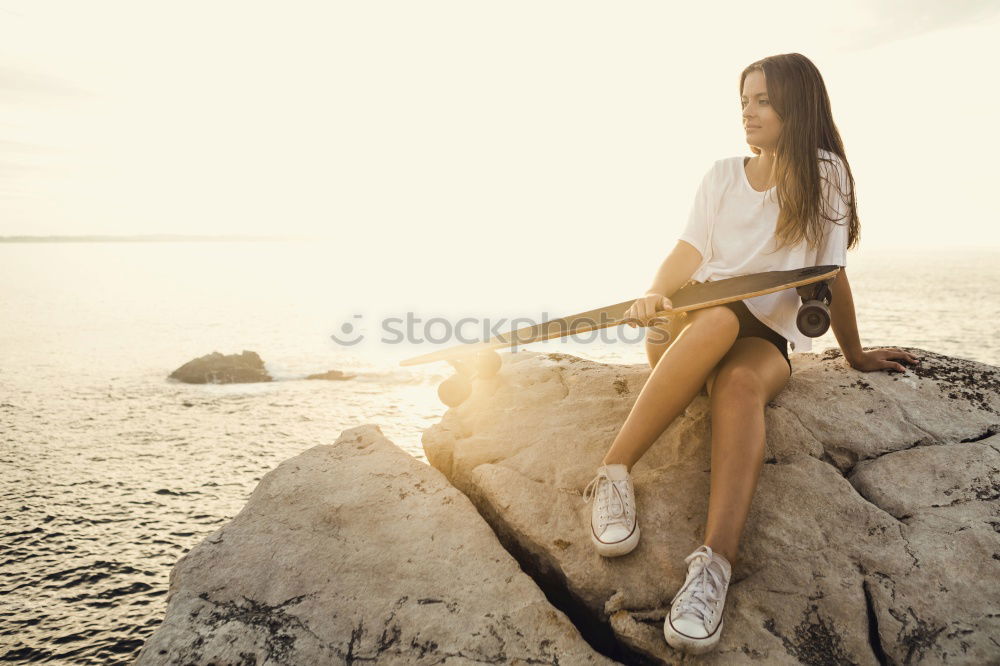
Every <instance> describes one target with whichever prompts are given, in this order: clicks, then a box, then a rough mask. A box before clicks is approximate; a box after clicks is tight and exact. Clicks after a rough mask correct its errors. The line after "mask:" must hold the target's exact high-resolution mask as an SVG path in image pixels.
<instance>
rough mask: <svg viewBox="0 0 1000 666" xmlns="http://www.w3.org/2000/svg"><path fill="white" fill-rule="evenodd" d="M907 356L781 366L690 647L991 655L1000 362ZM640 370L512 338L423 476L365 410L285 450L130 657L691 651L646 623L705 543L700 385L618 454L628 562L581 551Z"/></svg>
mask: <svg viewBox="0 0 1000 666" xmlns="http://www.w3.org/2000/svg"><path fill="white" fill-rule="evenodd" d="M909 351H912V352H913V353H915V354H916V355H918V356H919V357H921V359H922V363H921V364H920V365H919V366H916V367H914V368H912V369H911V370H909V371H908V372H906V373H887V372H875V373H861V372H857V371H855V370H852V369H851V368H849V367H848V366H847V364H846V363H845V362H844V359H843V358H842V357H841V356H840V354H839V352H837V351H836V350H830V351H828V352H826V353H823V354H802V355H797V356H796V357H795V359H794V360H795V363H794V368H795V372H794V374H793V376H792V378H791V380H790V381H789V384H788V385H787V386H786V388H785V390H784V391H782V393H781V394H780V395H779V396H778V397H777V398H776V399H775V400H774V401H773V402H771V403H768V405H767V408H766V424H767V450H766V453H765V463H766V464H765V465H764V466H763V470H762V473H761V478H760V482H759V485H758V487H757V491H756V495H755V497H754V501H753V505H752V508H751V512H750V516H749V520H748V523H747V527H746V530H745V532H744V535H743V540H742V543H741V548H740V559H739V560H738V561H737V564H736V567H735V569H734V572H733V574H734V575H733V579H732V582H731V586H730V589H729V594H728V598H727V603H726V609H725V629H724V633H723V636H722V639H721V641H720V643H719V645H718V646H717V648H716V650H715V651H714V652H711V653H709V654H707V655H705V656H702V657H699V658H697V660H698V661H701V662H704V663H718V664H740V663H762V664H798V663H808V664H842V663H843V664H847V663H853V664H913V663H919V662H924V663H950V664H982V663H998V662H1000V585H998V584H997V583H996V581H997V580H998V579H1000V434H998V432H1000V368H997V367H993V366H989V365H985V364H981V363H975V362H972V361H967V360H963V359H958V358H950V357H946V356H941V355H938V354H934V353H932V352H926V351H923V350H919V349H910V350H909ZM648 374H649V368H648V367H647V366H645V365H632V366H623V365H608V364H602V363H595V362H591V361H587V360H583V359H580V358H576V357H574V356H568V355H564V354H552V353H549V354H543V353H535V352H524V351H522V352H519V353H517V354H512V355H508V356H506V361H505V364H504V367H503V369H502V370H501V372H500V373H499V374H497V375H496V376H495V377H492V378H490V379H480V380H476V382H475V383H474V386H473V392H472V395H471V396H470V397H469V399H468V400H466V401H465V402H464V403H463V404H462V405H461V406H459V407H457V408H454V409H450V410H448V412H446V414H445V416H444V418H443V419H442V420H441V422H440V423H439V424H437V425H435V426H433V427H431V428H430V429H428V430H427V431H426V432H425V433H424V437H423V444H424V449H425V451H426V453H427V457H428V459H429V461H430V462H431V464H432V465H433V467H428V466H427V465H423V464H422V463H419V462H417V461H415V460H414V459H413V458H411V457H410V456H408V455H406V454H405V453H403V452H402V451H401V450H399V449H398V448H396V447H395V446H393V445H392V444H391V443H390V442H389V441H388V440H386V439H385V438H384V437H383V436H382V434H381V431H380V430H379V429H378V428H377V426H370V425H368V426H362V427H358V428H354V429H351V430H347V431H345V432H344V433H343V434H342V435H341V436H340V438H339V439H338V440H337V441H336V442H335V443H334V444H333V445H329V446H318V447H315V448H313V449H310V450H308V451H306V452H304V453H302V454H301V455H299V456H296V457H295V458H292V459H290V460H288V461H285V462H284V463H282V464H281V465H279V466H278V467H277V468H276V469H274V470H273V471H271V472H270V473H268V474H267V475H266V476H265V477H264V478H263V479H262V481H261V482H260V484H259V486H258V487H257V488H256V490H255V491H254V493H253V495H252V496H251V498H250V501H249V502H248V504H247V505H246V507H245V508H244V509H243V511H241V512H240V514H239V515H238V516H236V518H234V519H233V521H232V522H231V523H229V524H228V525H226V526H225V527H223V528H221V529H220V530H218V531H217V532H215V533H213V534H212V535H210V536H209V537H208V538H207V539H206V540H205V541H204V542H203V543H201V544H199V545H198V546H197V547H196V548H194V549H193V550H191V551H190V552H189V553H187V554H186V555H185V556H184V557H183V558H181V560H180V561H179V562H178V564H177V565H176V567H175V569H174V570H173V572H172V574H171V580H170V592H169V595H168V608H167V614H166V619H165V620H164V622H163V624H162V625H161V626H160V627H159V628H158V629H157V631H156V632H155V633H154V634H153V636H152V637H151V638H150V640H149V641H147V643H146V645H145V646H144V648H143V650H142V652H141V654H140V655H139V659H138V661H137V663H139V664H158V663H170V664H182V663H184V664H186V663H218V664H221V663H245V664H250V663H275V664H279V663H284V664H299V663H337V664H340V663H345V664H350V663H362V662H364V663H386V664H396V663H399V664H440V663H447V664H451V663H455V664H473V663H491V664H527V663H532V664H563V665H565V664H589V663H613V661H618V662H621V663H628V664H664V663H665V664H674V663H680V662H682V661H686V657H685V656H684V655H681V654H680V653H677V652H675V651H673V650H671V649H670V648H669V647H668V646H667V645H666V643H665V641H664V639H663V633H662V627H663V620H664V617H665V615H666V612H667V610H668V608H669V600H670V599H671V598H672V596H673V594H674V593H675V592H676V590H677V589H678V587H679V586H680V584H681V582H682V581H683V578H684V574H685V570H686V568H685V565H684V561H683V559H684V557H685V556H686V555H687V554H688V553H690V552H691V551H692V550H694V549H695V548H696V547H697V546H698V545H700V544H701V543H702V541H701V538H702V536H703V532H702V530H703V527H704V522H705V517H706V512H707V503H708V491H709V473H710V468H709V462H710V458H709V454H710V447H711V433H710V425H711V423H710V414H709V402H708V398H707V395H706V394H705V393H704V390H703V391H702V394H701V395H699V396H697V397H696V398H695V399H694V400H693V401H692V402H691V404H690V405H689V406H688V408H687V409H686V411H685V412H684V413H683V414H682V415H681V416H679V417H678V418H677V419H676V420H675V421H674V422H673V423H672V424H671V425H670V427H669V428H667V430H666V431H665V432H664V433H663V434H662V436H661V437H660V439H659V440H658V441H657V442H656V443H655V444H654V445H653V446H652V447H651V448H650V449H649V450H648V451H647V453H646V455H645V456H644V457H643V458H642V459H641V460H640V461H639V463H638V464H637V465H636V466H635V467H634V469H633V479H634V481H635V485H636V491H637V500H638V505H639V521H640V525H641V526H642V541H641V542H640V544H639V546H638V548H637V549H636V550H635V551H633V552H632V553H630V554H629V555H627V556H625V557H622V558H615V559H604V558H601V557H600V556H598V555H597V554H596V553H595V552H594V551H593V548H592V546H591V544H590V541H589V533H588V530H589V520H590V506H589V505H588V504H585V503H584V502H583V501H582V494H581V493H582V490H583V489H584V487H585V486H586V484H587V483H588V482H589V481H590V480H591V478H592V477H593V475H594V472H595V470H596V467H597V465H598V464H599V462H600V460H601V459H602V457H603V456H604V454H605V452H606V451H607V449H608V447H609V446H610V444H611V441H612V440H613V439H614V436H615V435H616V434H617V432H618V429H619V428H620V427H621V424H622V422H623V421H624V420H625V417H626V416H627V414H628V413H629V410H630V409H631V407H632V404H633V402H634V401H635V399H636V397H637V394H638V393H639V391H640V390H641V388H642V386H643V385H644V382H645V380H646V378H647V376H648ZM449 481H450V483H449ZM456 488H457V489H458V490H461V492H458V490H456ZM470 500H471V502H470ZM477 509H478V512H477ZM484 519H485V520H484ZM515 558H516V559H515ZM518 564H520V567H519V566H518ZM529 575H530V578H529V577H528V576H529ZM532 579H533V580H532Z"/></svg>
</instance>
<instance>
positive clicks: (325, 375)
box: [306, 370, 357, 381]
mask: <svg viewBox="0 0 1000 666" xmlns="http://www.w3.org/2000/svg"><path fill="white" fill-rule="evenodd" d="M355 377H357V375H345V374H344V373H343V372H341V371H340V370H327V371H326V372H321V373H318V374H315V375H309V376H308V377H306V379H331V380H335V381H336V380H343V379H354V378H355Z"/></svg>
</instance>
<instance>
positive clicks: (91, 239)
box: [0, 234, 327, 243]
mask: <svg viewBox="0 0 1000 666" xmlns="http://www.w3.org/2000/svg"><path fill="white" fill-rule="evenodd" d="M324 238H327V237H326V236H295V235H281V236H254V235H249V234H215V235H206V234H79V235H67V234H51V235H47V236H29V235H17V236H0V243H101V242H146V243H157V242H177V241H206V242H211V241H282V240H321V239H324Z"/></svg>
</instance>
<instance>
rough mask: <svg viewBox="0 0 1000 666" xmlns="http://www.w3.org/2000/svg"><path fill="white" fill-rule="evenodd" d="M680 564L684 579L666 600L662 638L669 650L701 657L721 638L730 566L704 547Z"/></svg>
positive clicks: (730, 573) (720, 556) (709, 548)
mask: <svg viewBox="0 0 1000 666" xmlns="http://www.w3.org/2000/svg"><path fill="white" fill-rule="evenodd" d="M684 561H685V562H687V563H688V572H687V578H686V579H685V580H684V584H683V585H682V586H681V589H680V590H678V591H677V594H675V595H674V598H673V599H671V600H670V603H671V606H670V612H669V613H667V619H666V621H665V622H664V623H663V635H664V636H665V637H666V639H667V644H668V645H670V647H672V648H675V649H677V650H683V651H685V652H689V653H691V654H701V653H703V652H708V651H709V650H711V649H712V648H713V647H715V644H716V643H718V642H719V637H720V636H721V635H722V624H723V622H722V609H723V607H724V606H725V604H726V592H728V590H729V578H730V576H731V575H732V567H731V566H730V564H729V562H728V561H727V560H726V558H724V557H723V556H722V555H719V554H717V553H713V552H712V548H711V547H710V546H706V545H702V546H698V548H697V549H696V550H695V551H694V552H693V553H691V554H690V555H688V556H687V557H686V558H684Z"/></svg>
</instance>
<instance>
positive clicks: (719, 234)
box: [679, 150, 850, 352]
mask: <svg viewBox="0 0 1000 666" xmlns="http://www.w3.org/2000/svg"><path fill="white" fill-rule="evenodd" d="M820 154H821V155H823V156H824V157H826V158H827V159H833V160H834V162H835V164H836V171H837V173H836V176H837V177H836V178H835V179H834V178H830V177H829V175H830V173H831V166H832V165H831V164H830V163H828V162H824V161H822V160H820V161H819V169H820V185H821V187H822V195H823V197H824V198H825V199H826V203H825V204H824V203H823V202H821V206H824V205H825V206H826V208H825V213H826V215H827V216H828V217H832V218H833V219H834V220H840V221H839V222H829V221H826V220H824V221H823V224H824V225H826V229H825V233H824V236H823V240H822V242H821V243H820V245H819V247H818V248H812V249H809V248H808V244H807V243H806V242H805V241H804V240H803V241H801V242H800V243H799V244H798V245H796V246H794V247H784V248H782V249H781V250H778V251H777V252H775V251H774V250H775V247H776V246H777V239H776V237H775V234H774V231H775V228H776V226H777V223H778V203H777V201H776V196H775V188H773V187H772V188H771V189H769V190H767V192H758V191H756V190H754V189H753V188H752V187H750V181H749V180H748V179H747V176H746V171H745V170H744V166H743V160H744V157H743V156H737V157H727V158H724V159H721V160H717V161H716V162H715V163H714V164H713V165H712V168H711V169H709V170H708V172H707V173H706V174H705V176H704V178H702V181H701V185H700V186H699V187H698V192H697V194H696V196H695V200H694V204H693V205H692V206H691V213H690V215H689V217H688V222H687V226H686V227H685V228H684V232H683V233H682V234H681V235H680V238H679V240H683V241H686V242H688V243H690V244H691V245H693V246H694V247H695V248H696V249H697V250H698V252H699V253H700V254H701V256H702V262H701V264H700V265H699V266H698V268H697V270H695V272H694V274H692V275H691V279H692V280H697V281H698V282H709V281H712V280H722V279H725V278H730V277H736V276H738V275H748V274H750V273H762V272H765V271H783V270H792V269H796V268H804V267H807V266H824V265H832V264H835V265H837V266H846V265H847V232H848V219H847V213H848V210H849V208H848V199H847V197H848V196H850V192H849V190H848V187H849V181H848V179H847V171H846V169H845V168H844V164H843V162H842V161H841V159H840V158H839V157H837V156H836V155H835V154H834V153H831V152H829V151H826V150H820ZM831 181H832V182H833V183H836V185H835V186H831ZM838 190H839V191H838ZM840 193H845V194H844V195H841V194H840ZM841 218H842V219H841ZM769 253H770V254H769ZM744 303H746V306H747V308H748V309H749V310H750V312H751V313H753V315H754V316H755V317H757V318H758V319H760V320H761V321H762V322H763V323H764V324H766V325H767V326H768V327H769V328H771V329H772V330H774V331H777V332H778V333H779V334H780V335H782V336H783V337H784V338H785V339H787V340H788V342H789V346H790V348H791V350H792V351H795V352H807V351H811V350H812V338H809V337H807V336H805V335H802V333H800V332H799V329H798V326H796V325H795V318H796V316H797V314H798V311H799V306H800V305H801V304H802V301H801V299H800V298H799V295H798V293H797V292H796V290H795V289H782V290H781V291H776V292H774V293H772V294H764V295H763V296H755V297H754V298H748V299H745V300H744Z"/></svg>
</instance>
